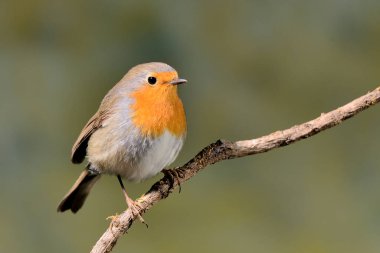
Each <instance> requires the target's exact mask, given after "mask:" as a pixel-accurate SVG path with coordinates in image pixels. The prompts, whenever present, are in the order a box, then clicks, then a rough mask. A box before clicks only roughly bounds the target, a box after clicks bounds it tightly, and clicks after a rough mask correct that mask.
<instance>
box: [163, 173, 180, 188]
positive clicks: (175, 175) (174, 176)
mask: <svg viewBox="0 0 380 253" xmlns="http://www.w3.org/2000/svg"><path fill="white" fill-rule="evenodd" d="M162 173H164V175H165V176H166V177H168V178H169V181H170V186H169V187H170V189H173V187H174V180H175V179H176V180H177V183H178V188H179V189H178V193H181V190H182V187H181V181H180V178H181V175H180V174H179V169H163V170H162Z"/></svg>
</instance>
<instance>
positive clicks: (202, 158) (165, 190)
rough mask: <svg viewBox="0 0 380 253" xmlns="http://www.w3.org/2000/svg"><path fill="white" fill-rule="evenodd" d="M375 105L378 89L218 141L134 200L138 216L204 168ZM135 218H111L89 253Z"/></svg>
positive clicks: (107, 247)
mask: <svg viewBox="0 0 380 253" xmlns="http://www.w3.org/2000/svg"><path fill="white" fill-rule="evenodd" d="M379 101H380V87H378V88H377V89H375V90H374V91H371V92H369V93H367V94H366V95H364V96H362V97H360V98H357V99H355V100H353V101H352V102H350V103H348V104H346V105H344V106H342V107H340V108H338V109H336V110H333V111H331V112H328V113H322V114H321V115H320V116H319V117H318V118H316V119H314V120H311V121H309V122H306V123H303V124H301V125H296V126H293V127H291V128H289V129H286V130H283V131H277V132H274V133H271V134H269V135H266V136H263V137H260V138H257V139H252V140H244V141H237V142H230V141H225V140H218V141H216V142H215V143H212V144H210V145H209V146H207V147H205V148H204V149H203V150H202V151H201V152H199V153H198V154H197V155H196V156H195V157H194V158H193V159H191V160H190V161H189V162H188V163H186V164H185V165H183V166H181V167H177V168H176V169H175V170H176V174H177V175H178V177H177V176H176V177H172V178H170V176H164V177H163V178H162V179H161V180H160V181H158V182H156V183H155V184H154V185H153V186H152V187H151V189H150V190H149V191H148V192H147V193H145V194H144V195H143V196H142V197H140V198H139V199H137V202H138V203H139V205H140V207H141V211H140V214H143V213H145V212H146V211H148V210H149V209H150V208H151V207H152V206H153V205H154V204H156V203H157V202H159V201H160V200H161V199H164V198H166V197H168V196H169V194H170V193H171V192H172V190H173V189H174V188H176V187H177V186H178V184H182V183H184V182H185V181H187V180H189V179H190V178H191V177H193V176H194V175H195V174H197V173H198V172H199V171H200V170H202V169H203V168H205V167H206V166H207V165H210V164H214V163H216V162H219V161H222V160H226V159H233V158H237V157H243V156H247V155H254V154H258V153H263V152H267V151H269V150H272V149H275V148H278V147H283V146H287V145H289V144H292V143H293V142H296V141H299V140H302V139H306V138H308V137H310V136H313V135H315V134H317V133H319V132H321V131H323V130H326V129H328V128H331V127H333V126H336V125H338V124H340V123H341V122H342V121H344V120H346V119H348V118H351V117H352V116H354V115H356V114H358V113H359V112H361V111H363V110H365V109H367V108H369V107H370V106H372V105H375V104H376V103H378V102H379ZM136 218H137V217H136V216H134V215H133V214H132V213H131V212H130V210H126V211H124V212H123V213H122V214H120V215H118V216H115V217H113V219H112V222H111V224H110V226H109V227H108V229H107V230H106V232H104V234H103V235H102V236H101V237H100V239H99V240H98V241H97V243H96V244H95V246H94V247H93V249H92V251H91V252H92V253H103V252H110V251H111V250H112V248H113V246H115V244H116V242H117V240H118V239H119V238H120V237H121V236H122V235H123V234H125V233H126V232H127V231H128V229H129V228H130V227H131V225H132V223H133V221H134V220H135V219H136Z"/></svg>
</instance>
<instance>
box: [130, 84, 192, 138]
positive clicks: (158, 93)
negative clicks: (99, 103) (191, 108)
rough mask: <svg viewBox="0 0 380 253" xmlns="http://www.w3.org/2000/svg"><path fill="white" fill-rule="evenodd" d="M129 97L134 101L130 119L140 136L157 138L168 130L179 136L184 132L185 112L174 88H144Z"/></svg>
mask: <svg viewBox="0 0 380 253" xmlns="http://www.w3.org/2000/svg"><path fill="white" fill-rule="evenodd" d="M130 96H131V98H132V99H133V100H134V103H133V104H132V105H131V111H132V115H133V116H132V119H133V122H134V124H135V126H137V127H138V128H139V129H140V131H141V133H142V134H144V135H146V136H151V137H158V136H160V135H161V134H163V132H164V131H165V130H168V131H169V132H171V133H172V134H174V135H176V136H181V135H183V134H184V133H185V132H186V117H185V111H184V109H183V105H182V101H181V99H180V98H179V97H178V94H177V87H176V86H172V85H159V86H157V87H154V88H153V87H150V86H144V87H143V88H141V89H139V90H137V91H135V92H133V93H132V94H131V95H130Z"/></svg>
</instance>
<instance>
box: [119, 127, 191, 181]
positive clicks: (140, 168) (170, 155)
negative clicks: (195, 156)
mask: <svg viewBox="0 0 380 253" xmlns="http://www.w3.org/2000/svg"><path fill="white" fill-rule="evenodd" d="M183 142H184V138H181V137H177V136H175V135H173V134H171V133H170V132H169V131H165V132H164V133H163V134H162V135H161V137H159V138H157V139H155V140H152V144H151V146H150V148H149V149H148V150H147V151H146V154H145V155H143V156H142V157H141V159H140V161H138V163H137V164H136V166H133V167H132V168H128V169H127V170H126V171H124V173H122V174H123V175H122V176H124V177H125V178H126V179H128V180H130V181H141V180H144V179H146V178H149V177H152V176H154V175H156V174H157V173H159V172H160V171H161V170H162V169H164V168H166V167H167V166H168V165H170V164H171V163H172V162H174V160H175V159H176V158H177V156H178V153H179V151H180V150H181V148H182V145H183Z"/></svg>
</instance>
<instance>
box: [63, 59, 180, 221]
mask: <svg viewBox="0 0 380 253" xmlns="http://www.w3.org/2000/svg"><path fill="white" fill-rule="evenodd" d="M184 83H187V80H186V79H182V78H179V77H178V73H177V71H176V70H175V69H174V68H173V67H171V66H169V65H168V64H165V63H162V62H150V63H144V64H140V65H137V66H135V67H133V68H131V69H130V70H129V71H128V72H127V73H126V74H125V75H124V77H123V78H122V79H121V80H120V81H119V82H118V83H116V85H115V86H114V87H113V88H112V89H111V90H110V91H109V92H108V93H107V94H106V95H105V97H104V98H103V100H102V102H101V103H100V106H99V109H98V110H97V112H96V113H95V114H94V115H93V116H92V117H91V118H90V120H89V121H88V122H87V124H86V125H85V126H84V128H83V130H82V131H81V132H80V134H79V137H78V138H77V140H76V142H75V143H74V145H73V147H72V150H71V162H72V163H74V164H80V163H82V162H83V161H84V160H85V158H87V162H88V163H87V166H86V167H85V169H84V170H83V172H82V173H81V174H80V176H79V178H78V179H77V180H76V182H75V183H74V185H73V186H72V187H71V189H70V190H69V191H68V193H67V194H66V195H65V196H64V197H63V199H62V201H61V202H60V203H59V205H58V208H57V211H58V212H65V211H66V210H71V211H72V212H73V213H76V212H77V211H78V210H79V209H80V208H81V207H82V206H83V204H84V202H85V200H86V198H87V196H88V194H89V193H90V190H91V189H92V187H93V186H94V184H95V183H96V182H97V181H98V180H99V178H100V177H101V176H102V175H105V174H108V175H115V176H116V177H117V179H118V181H119V183H120V186H121V188H122V191H123V194H124V197H125V200H126V204H127V206H128V208H130V209H131V211H132V213H133V214H135V215H137V216H139V218H140V220H141V221H143V219H142V218H141V216H140V214H139V205H138V203H136V202H135V201H134V200H132V199H131V198H130V197H129V196H128V194H127V191H126V189H125V187H124V184H123V180H122V179H125V180H127V181H132V182H133V181H134V182H140V181H143V180H145V179H147V178H150V177H153V176H155V175H156V174H158V173H159V172H161V171H163V170H165V169H166V168H167V166H168V165H170V164H171V163H172V162H173V161H174V160H175V159H176V158H177V156H178V154H179V152H180V150H181V149H182V146H183V144H184V141H185V138H186V132H187V124H186V115H185V110H184V107H183V103H182V101H181V99H180V97H179V96H178V91H177V89H178V88H177V87H178V86H179V85H181V84H184Z"/></svg>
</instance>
